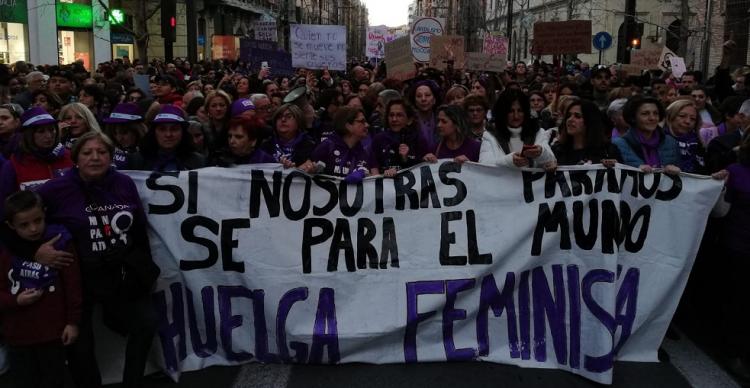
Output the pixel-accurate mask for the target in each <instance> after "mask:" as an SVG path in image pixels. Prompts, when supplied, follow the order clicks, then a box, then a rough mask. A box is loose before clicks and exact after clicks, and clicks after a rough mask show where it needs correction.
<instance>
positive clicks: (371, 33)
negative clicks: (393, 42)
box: [367, 26, 388, 59]
mask: <svg viewBox="0 0 750 388" xmlns="http://www.w3.org/2000/svg"><path fill="white" fill-rule="evenodd" d="M387 36H388V27H386V26H378V27H367V58H378V59H382V58H383V57H384V56H385V44H386V37H387Z"/></svg>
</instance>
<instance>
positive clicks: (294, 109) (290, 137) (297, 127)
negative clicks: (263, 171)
mask: <svg viewBox="0 0 750 388" xmlns="http://www.w3.org/2000/svg"><path fill="white" fill-rule="evenodd" d="M271 122H272V123H273V125H274V128H273V135H272V136H271V137H270V138H268V139H267V140H266V141H265V142H264V143H263V144H262V145H261V146H260V148H261V149H262V150H263V151H265V152H266V153H268V154H269V155H271V157H273V160H274V162H276V163H281V164H283V165H284V167H287V168H290V167H298V168H303V167H304V168H306V169H307V172H309V170H310V168H311V167H312V164H311V163H306V162H309V160H310V155H311V154H312V152H313V150H314V149H315V142H314V141H313V139H312V138H311V137H310V136H309V135H308V134H307V133H306V132H305V131H304V123H305V117H304V113H302V109H300V108H299V107H298V106H297V105H294V104H284V105H282V106H281V107H280V108H279V109H277V110H276V111H275V112H274V114H273V116H272V117H271Z"/></svg>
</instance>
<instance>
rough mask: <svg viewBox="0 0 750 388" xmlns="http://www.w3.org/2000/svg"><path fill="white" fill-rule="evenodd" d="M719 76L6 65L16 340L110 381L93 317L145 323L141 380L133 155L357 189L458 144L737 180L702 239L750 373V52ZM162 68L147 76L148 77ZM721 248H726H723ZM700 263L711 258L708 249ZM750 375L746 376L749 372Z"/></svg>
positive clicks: (0, 132) (5, 269)
mask: <svg viewBox="0 0 750 388" xmlns="http://www.w3.org/2000/svg"><path fill="white" fill-rule="evenodd" d="M733 48H734V42H731V41H729V42H727V44H725V46H724V57H723V59H722V62H721V64H720V65H719V67H718V68H717V69H716V70H715V73H714V74H712V75H711V76H710V77H708V75H704V74H701V73H700V72H686V73H685V74H683V75H682V76H681V77H679V78H677V77H674V76H673V75H672V74H670V73H668V72H661V71H647V72H644V73H643V74H639V75H628V74H625V73H623V72H621V71H619V69H618V67H617V66H595V67H593V68H592V67H590V66H589V65H588V64H586V63H581V62H580V61H572V62H570V63H566V64H565V65H564V66H551V65H549V64H546V63H544V62H540V61H535V62H534V63H532V64H526V63H523V62H519V63H516V64H514V65H513V64H509V66H508V70H506V71H505V72H502V73H471V72H463V71H461V70H456V69H453V68H452V67H451V66H448V68H447V69H446V70H443V71H440V70H436V69H432V68H422V67H417V72H418V73H417V76H416V77H415V78H414V79H411V80H408V81H402V80H396V79H391V78H388V77H387V69H386V64H380V65H378V66H371V65H370V64H369V63H363V64H357V63H352V64H350V66H349V69H348V71H347V72H332V71H328V70H306V69H298V70H297V71H296V72H295V73H294V74H287V75H284V76H275V75H274V69H270V68H267V67H264V68H261V69H256V71H253V70H251V69H250V68H249V67H248V66H246V64H244V63H243V62H242V61H236V62H231V61H218V60H217V61H213V62H201V63H197V64H191V63H189V62H188V61H186V60H181V59H175V60H174V61H172V62H169V63H163V62H160V61H153V62H151V63H148V64H147V63H141V62H139V61H137V60H134V61H132V62H131V61H129V60H128V59H127V58H125V59H122V60H120V59H118V60H115V61H112V62H109V63H103V64H100V65H98V67H97V68H96V69H95V71H94V72H93V73H89V72H87V71H86V70H85V69H84V68H83V66H82V64H81V63H75V64H73V65H68V66H34V65H31V64H28V63H24V62H19V63H16V64H15V65H14V66H12V67H6V66H1V67H0V102H1V103H2V105H0V151H1V153H0V171H2V172H1V173H0V174H1V175H0V195H1V196H2V198H1V199H0V207H1V208H2V214H3V217H4V221H5V222H4V225H3V230H2V254H1V255H0V273H2V274H3V277H5V276H6V274H7V275H8V276H7V278H3V279H0V322H1V324H2V326H0V341H1V342H2V343H4V344H5V345H6V347H7V351H8V359H9V361H10V362H9V372H10V373H11V374H12V377H13V381H14V383H15V384H17V386H18V387H48V386H49V387H53V386H54V387H56V386H61V385H60V384H61V381H62V379H63V376H64V375H65V373H66V372H65V365H66V364H67V369H68V371H69V372H67V373H69V374H70V375H71V376H72V379H73V381H74V382H75V384H76V386H79V387H98V386H101V376H100V373H99V369H98V367H97V362H96V358H95V352H94V332H93V330H92V320H93V318H92V316H93V311H94V306H95V305H101V306H102V310H103V320H104V323H105V324H106V325H107V326H108V327H110V328H111V329H113V330H115V331H117V332H119V333H121V334H123V335H125V336H127V348H126V361H125V369H124V372H123V380H124V385H125V386H127V387H140V386H142V384H143V381H142V379H143V373H144V368H145V365H146V359H147V355H148V353H149V349H150V346H151V342H152V340H153V336H154V335H155V332H156V325H157V323H156V319H155V317H154V313H153V308H152V306H151V304H150V299H149V292H150V291H151V289H152V287H153V284H154V281H155V279H156V278H157V277H158V275H159V269H158V267H157V266H156V265H155V264H154V261H153V259H152V257H151V253H150V251H149V249H148V247H149V245H148V236H147V234H146V227H147V219H146V217H145V213H144V210H143V206H142V204H141V203H140V200H139V197H138V192H137V190H136V187H135V185H134V183H133V182H132V180H131V179H130V178H129V177H128V176H127V175H125V174H123V173H121V172H120V171H121V170H144V171H160V172H175V171H184V170H192V169H198V168H202V167H208V166H218V167H228V168H231V167H234V166H240V165H247V164H255V163H280V164H282V165H283V166H284V167H286V168H296V169H300V170H302V171H305V172H307V173H310V174H326V175H332V176H338V177H341V178H343V179H344V180H345V181H346V182H348V183H352V184H356V183H359V182H361V181H362V180H363V179H364V178H365V177H367V176H373V175H381V174H382V175H383V176H385V177H393V176H395V175H397V174H398V173H399V171H401V170H404V169H407V168H410V167H412V166H415V165H417V164H419V163H423V162H428V163H434V162H436V161H437V160H439V159H446V158H448V159H453V160H455V161H456V162H458V163H464V162H477V163H482V164H488V165H493V166H502V167H505V168H511V169H518V168H523V167H537V168H543V169H545V170H547V171H553V170H555V169H556V168H557V167H558V166H564V165H586V164H590V165H595V164H603V165H605V166H607V167H613V166H614V165H615V164H616V163H622V164H625V165H629V166H633V167H636V168H639V169H640V170H641V171H643V172H645V173H652V172H653V171H655V170H657V169H659V170H663V171H664V173H667V174H679V173H681V172H686V173H694V174H704V175H711V176H713V178H715V179H722V180H725V192H724V193H723V195H722V198H721V199H720V201H719V203H717V206H716V208H715V214H716V215H717V216H723V219H722V221H721V222H719V223H717V224H716V225H718V226H714V228H715V230H716V232H715V233H708V234H707V236H709V237H707V238H706V240H709V239H710V240H711V241H704V246H706V247H708V248H705V249H704V251H708V252H711V255H710V257H715V259H716V260H721V263H722V265H724V266H728V267H730V268H731V270H730V271H729V272H730V273H731V276H733V277H734V279H733V280H734V281H733V282H727V284H726V285H725V287H729V288H732V290H731V291H732V292H730V293H728V294H727V295H732V296H733V297H732V298H731V300H729V301H727V303H726V306H725V307H726V308H725V309H724V313H725V314H732V315H731V316H728V317H725V319H724V322H726V324H727V332H726V333H727V338H731V341H728V342H727V346H726V352H727V354H729V355H730V356H731V359H732V360H733V362H734V364H732V365H733V368H734V369H733V371H734V372H735V373H737V374H738V375H739V376H741V377H744V378H748V379H750V371H748V369H747V368H746V366H745V364H744V361H745V360H746V358H745V357H746V356H747V355H748V353H747V351H748V349H750V347H749V346H748V345H750V343H748V342H749V341H750V337H749V336H748V334H746V333H745V330H744V327H743V325H744V324H745V323H746V322H747V321H746V320H743V319H740V317H741V316H744V314H742V312H743V310H745V309H746V307H748V302H747V300H746V298H745V297H744V295H743V293H744V292H746V291H747V286H745V284H747V283H746V282H744V281H742V280H743V279H742V277H744V275H745V274H746V273H748V266H749V265H748V264H747V260H746V259H747V258H748V257H750V243H749V242H748V241H750V238H748V237H750V99H749V98H750V95H749V94H748V92H749V91H750V85H749V83H750V67H747V66H745V67H742V68H739V69H737V70H736V71H734V72H730V68H729V66H728V59H727V58H728V57H729V56H730V55H731V53H732V50H733ZM136 76H148V79H149V86H148V90H143V89H140V88H138V87H137V86H136V81H135V80H136V78H138V77H136ZM716 252H721V254H720V255H716ZM699 260H700V258H699ZM743 368H744V369H743ZM743 373H744V375H743Z"/></svg>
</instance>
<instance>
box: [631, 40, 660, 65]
mask: <svg viewBox="0 0 750 388" xmlns="http://www.w3.org/2000/svg"><path fill="white" fill-rule="evenodd" d="M663 50H664V46H663V45H660V44H657V43H651V42H650V41H644V42H642V43H641V48H640V49H638V50H632V51H631V53H630V64H631V65H632V66H633V67H638V68H640V69H641V70H651V69H658V68H660V67H661V58H662V52H663Z"/></svg>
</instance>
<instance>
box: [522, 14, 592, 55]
mask: <svg viewBox="0 0 750 388" xmlns="http://www.w3.org/2000/svg"><path fill="white" fill-rule="evenodd" d="M533 46H534V53H535V54H583V53H591V20H569V21H565V22H537V23H534V43H533Z"/></svg>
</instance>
